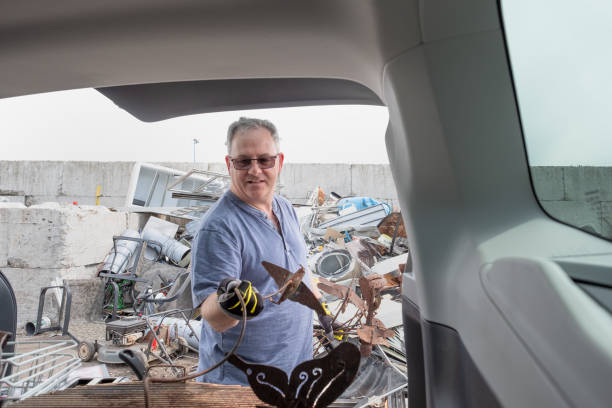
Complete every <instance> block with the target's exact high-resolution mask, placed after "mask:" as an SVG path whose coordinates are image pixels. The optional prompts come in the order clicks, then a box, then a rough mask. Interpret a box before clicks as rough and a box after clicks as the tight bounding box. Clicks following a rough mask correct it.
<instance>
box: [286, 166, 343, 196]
mask: <svg viewBox="0 0 612 408" xmlns="http://www.w3.org/2000/svg"><path fill="white" fill-rule="evenodd" d="M280 183H281V184H283V185H284V188H283V189H282V190H281V194H282V195H283V196H285V197H288V198H291V199H294V198H306V197H308V194H309V193H310V192H311V191H312V190H313V189H314V188H315V187H316V186H319V187H321V189H323V191H324V192H325V194H326V195H327V194H329V193H331V192H332V191H335V192H336V193H338V194H340V195H348V194H350V189H351V167H350V165H349V164H302V163H299V164H297V163H296V164H291V163H289V164H286V165H285V166H284V167H283V171H282V172H281V175H280Z"/></svg>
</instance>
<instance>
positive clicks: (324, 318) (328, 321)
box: [317, 301, 344, 340]
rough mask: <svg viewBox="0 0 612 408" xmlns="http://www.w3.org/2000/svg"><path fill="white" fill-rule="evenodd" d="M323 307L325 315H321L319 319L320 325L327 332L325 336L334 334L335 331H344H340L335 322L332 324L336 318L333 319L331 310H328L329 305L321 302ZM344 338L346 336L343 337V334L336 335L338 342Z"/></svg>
mask: <svg viewBox="0 0 612 408" xmlns="http://www.w3.org/2000/svg"><path fill="white" fill-rule="evenodd" d="M321 306H323V309H324V310H325V314H320V315H318V316H317V317H318V318H319V324H320V325H321V327H322V328H323V330H324V331H325V334H334V330H336V331H340V332H342V330H338V329H339V327H340V325H339V324H338V322H333V324H332V321H333V320H334V318H333V317H332V315H331V313H330V312H329V310H327V304H326V303H325V302H323V301H321ZM343 337H344V336H342V334H337V335H334V338H335V339H336V340H342V338H343Z"/></svg>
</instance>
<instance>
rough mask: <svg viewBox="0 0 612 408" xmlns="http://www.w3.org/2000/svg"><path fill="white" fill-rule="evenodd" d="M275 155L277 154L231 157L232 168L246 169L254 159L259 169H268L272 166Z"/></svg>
mask: <svg viewBox="0 0 612 408" xmlns="http://www.w3.org/2000/svg"><path fill="white" fill-rule="evenodd" d="M276 157H277V156H269V157H259V158H257V159H232V163H234V168H235V169H236V170H246V169H248V168H250V167H251V162H252V161H253V160H256V161H257V165H258V166H259V168H260V169H269V168H272V167H274V163H276Z"/></svg>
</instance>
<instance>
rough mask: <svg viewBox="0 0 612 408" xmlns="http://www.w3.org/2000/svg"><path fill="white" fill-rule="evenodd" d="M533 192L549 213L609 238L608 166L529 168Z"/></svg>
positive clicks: (611, 179) (611, 184)
mask: <svg viewBox="0 0 612 408" xmlns="http://www.w3.org/2000/svg"><path fill="white" fill-rule="evenodd" d="M531 174H532V177H533V180H534V187H535V190H536V194H537V196H538V199H539V200H540V203H541V204H542V207H543V208H544V210H546V212H548V214H550V215H551V216H553V217H555V218H557V219H559V220H562V221H565V222H567V223H568V224H572V225H576V226H579V227H581V228H584V229H586V230H590V231H592V232H596V233H598V234H601V235H603V236H605V237H608V238H612V167H583V166H577V167H552V166H547V167H544V166H543V167H532V168H531Z"/></svg>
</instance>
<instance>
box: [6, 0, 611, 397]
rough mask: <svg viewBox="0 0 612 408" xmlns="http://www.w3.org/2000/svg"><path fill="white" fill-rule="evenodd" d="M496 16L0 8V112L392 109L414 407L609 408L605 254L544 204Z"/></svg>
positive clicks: (412, 7) (143, 114)
mask: <svg viewBox="0 0 612 408" xmlns="http://www.w3.org/2000/svg"><path fill="white" fill-rule="evenodd" d="M502 3H503V2H498V1H495V0H466V1H462V2H457V1H452V0H433V1H422V0H404V1H402V0H385V1H382V0H359V1H355V0H333V1H329V0H311V1H308V2H287V1H281V0H261V1H251V0H206V1H193V0H175V1H172V2H168V1H164V0H146V1H145V0H126V1H121V2H84V1H78V0H57V1H54V2H45V1H22V2H8V1H3V2H0V50H1V53H0V55H1V57H0V74H1V77H2V84H1V85H0V97H1V98H11V97H16V96H22V95H30V94H37V93H44V92H52V91H59V90H69V89H80V88H95V89H97V90H98V91H99V92H100V93H102V94H103V95H105V96H106V97H107V98H109V99H110V100H112V101H113V102H114V103H115V104H116V105H117V106H119V107H120V108H121V109H124V110H125V111H127V112H129V113H130V114H131V115H133V116H134V117H136V118H138V119H140V120H142V121H146V122H155V121H160V120H164V119H168V118H173V117H178V116H184V115H191V114H196V113H206V112H219V111H231V110H240V109H254V108H264V107H266V108H268V107H289V106H310V105H332V104H361V105H381V106H386V107H387V108H388V111H389V123H388V127H387V131H386V136H385V143H386V149H387V152H388V156H389V161H390V167H391V170H392V174H393V181H394V183H395V186H396V189H397V193H398V199H399V202H400V206H401V209H402V215H403V218H404V222H405V225H406V232H407V236H408V240H409V242H410V247H411V256H412V268H411V269H407V270H406V271H405V272H404V274H403V275H404V276H403V283H402V303H403V321H404V337H405V341H406V351H407V364H408V390H409V403H410V406H413V407H497V406H504V407H604V406H609V404H610V401H612V387H610V374H612V316H611V315H610V313H611V306H610V305H612V242H610V239H609V238H606V237H604V236H602V235H601V234H597V233H593V232H592V231H584V230H581V229H580V228H577V227H576V226H575V225H572V223H571V222H568V221H566V220H559V219H555V218H553V217H551V216H550V215H549V214H548V213H547V211H545V209H544V208H543V207H542V205H541V203H540V202H539V200H538V198H537V194H536V191H535V188H534V185H533V182H532V174H531V169H530V163H529V160H528V152H527V150H526V142H525V129H524V126H523V120H522V115H521V113H522V112H521V109H520V101H519V98H517V90H516V81H515V73H514V71H513V65H512V59H511V55H510V52H509V46H508V33H507V30H506V25H505V20H504V5H503V4H502ZM608 150H609V148H608Z"/></svg>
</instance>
